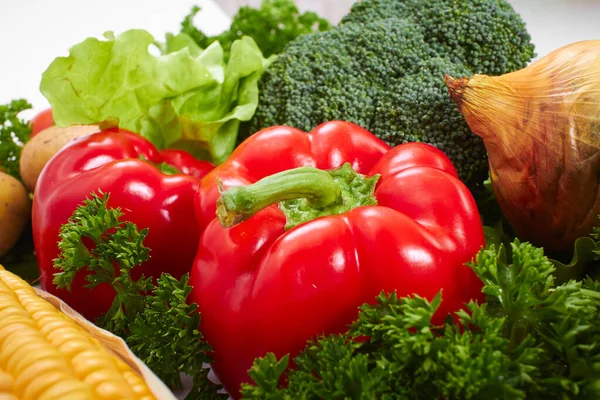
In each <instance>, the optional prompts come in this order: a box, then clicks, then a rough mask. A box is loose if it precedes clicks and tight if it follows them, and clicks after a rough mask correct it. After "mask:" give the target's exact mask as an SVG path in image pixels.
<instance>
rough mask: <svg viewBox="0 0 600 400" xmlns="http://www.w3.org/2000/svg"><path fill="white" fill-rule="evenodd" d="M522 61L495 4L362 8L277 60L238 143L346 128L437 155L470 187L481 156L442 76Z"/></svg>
mask: <svg viewBox="0 0 600 400" xmlns="http://www.w3.org/2000/svg"><path fill="white" fill-rule="evenodd" d="M420 3H423V6H421V4H420ZM447 3H451V4H450V5H448V4H447ZM507 7H508V8H507ZM509 32H512V33H510V38H508V39H507V35H509ZM471 34H472V35H473V36H472V37H469V35H471ZM505 40H506V41H507V42H509V43H508V44H507V43H504V41H505ZM532 57H533V45H531V43H530V40H529V36H528V35H527V32H526V30H525V27H524V24H523V22H522V21H521V19H520V18H519V16H518V15H517V14H516V13H515V12H514V11H512V8H510V5H509V4H508V3H506V2H505V0H473V1H468V0H454V1H450V2H448V1H444V0H437V1H430V2H420V1H418V0H387V1H386V0H363V1H361V2H358V3H356V4H355V5H354V6H353V8H352V11H351V12H350V14H349V15H348V16H346V17H345V18H344V19H343V20H342V23H341V24H340V25H338V26H337V27H335V28H333V29H332V30H329V31H327V32H320V33H313V34H306V35H302V36H299V37H298V38H297V39H295V40H294V41H292V42H290V43H289V44H288V45H287V46H286V48H285V49H284V51H283V52H282V53H281V54H279V55H278V57H277V59H276V60H275V61H274V62H273V63H272V64H271V66H270V67H269V68H267V70H266V71H265V73H264V74H263V76H262V78H261V80H260V82H259V89H260V94H259V96H260V97H259V105H258V108H257V111H256V114H255V116H254V118H253V119H252V120H251V121H249V122H248V123H247V124H245V126H244V127H243V129H242V132H241V135H242V136H241V138H242V139H243V138H245V137H246V136H247V135H248V134H252V133H254V132H257V131H259V130H260V129H263V128H266V127H269V126H273V125H288V126H294V127H296V128H299V129H302V130H305V131H310V130H312V129H313V128H314V127H316V126H317V125H319V124H320V123H322V122H325V121H328V120H334V119H341V120H346V121H351V122H354V123H356V124H358V125H360V126H362V127H364V128H366V129H368V130H369V131H371V132H372V133H374V134H375V135H377V136H378V137H380V138H382V139H383V140H384V141H386V142H387V143H388V144H390V145H392V146H394V145H398V144H401V143H406V142H414V141H421V142H425V143H429V144H432V145H434V146H436V147H438V148H440V149H441V150H443V151H444V152H445V153H446V154H447V155H448V156H449V157H450V159H451V160H452V162H453V163H454V165H455V166H456V168H457V170H458V172H459V175H460V177H461V179H462V180H463V181H465V182H466V183H467V184H469V185H471V186H474V185H477V184H480V183H481V182H483V181H484V180H485V178H486V177H487V176H488V164H487V154H486V151H485V147H484V146H483V142H482V141H481V139H480V138H479V137H477V136H476V135H473V134H472V133H471V131H470V130H469V127H468V126H467V124H466V123H465V121H464V118H463V117H462V115H461V114H460V112H459V111H458V109H457V108H456V105H455V104H454V103H453V102H452V100H451V99H450V96H449V94H448V92H447V89H446V86H445V84H444V79H443V76H444V74H446V73H448V74H451V75H452V76H462V75H471V74H473V73H488V74H498V73H505V72H509V71H511V70H514V69H517V68H519V67H524V66H525V64H526V63H527V61H529V60H530V59H531V58H532Z"/></svg>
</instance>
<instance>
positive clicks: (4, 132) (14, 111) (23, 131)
mask: <svg viewBox="0 0 600 400" xmlns="http://www.w3.org/2000/svg"><path fill="white" fill-rule="evenodd" d="M30 108H31V104H29V103H28V102H27V101H26V100H23V99H19V100H13V101H11V102H10V103H8V104H2V105H0V169H1V170H2V171H4V172H6V173H7V174H9V175H12V176H14V177H15V178H17V179H21V174H20V173H19V160H20V158H21V150H22V148H23V146H24V145H25V143H26V142H27V141H28V140H29V136H30V135H31V126H30V125H29V123H28V122H26V121H24V120H21V119H19V113H20V112H21V111H24V110H27V109H30Z"/></svg>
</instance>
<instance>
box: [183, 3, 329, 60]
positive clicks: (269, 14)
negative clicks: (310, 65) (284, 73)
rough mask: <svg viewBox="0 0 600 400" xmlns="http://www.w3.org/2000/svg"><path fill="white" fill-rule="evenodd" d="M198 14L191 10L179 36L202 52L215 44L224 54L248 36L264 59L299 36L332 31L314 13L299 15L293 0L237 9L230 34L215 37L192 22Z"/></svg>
mask: <svg viewBox="0 0 600 400" xmlns="http://www.w3.org/2000/svg"><path fill="white" fill-rule="evenodd" d="M199 11H200V7H198V6H194V7H193V8H192V10H191V12H190V13H189V14H188V15H187V16H186V17H185V19H184V20H183V22H182V23H181V32H182V33H186V34H188V35H189V36H191V37H192V38H193V39H194V41H195V42H196V43H198V45H199V46H200V47H201V48H203V49H204V48H206V47H208V46H209V45H210V44H211V43H212V42H214V41H215V40H218V41H219V42H220V43H221V45H222V46H223V50H224V51H225V53H226V54H228V53H229V49H230V48H231V44H232V43H233V42H234V41H235V40H237V39H240V38H241V37H242V36H250V37H252V39H254V41H255V42H256V44H257V45H258V47H259V48H260V50H261V51H262V53H263V56H264V57H265V58H268V57H270V56H271V55H274V54H279V53H281V52H282V51H283V48H284V47H285V46H286V45H287V44H288V43H289V42H291V41H292V40H294V39H295V38H297V37H298V36H300V35H303V34H306V33H311V32H323V31H326V30H329V29H330V28H331V24H330V23H329V22H328V21H327V20H325V19H323V18H321V17H319V16H318V15H317V14H316V13H314V12H311V11H308V12H304V13H301V12H300V11H299V10H298V7H297V6H296V4H295V2H294V1H293V0H263V1H262V3H261V6H260V8H254V7H251V6H243V7H240V9H239V11H238V12H237V14H236V15H234V17H233V20H232V22H231V27H230V28H229V30H227V31H225V32H223V33H222V34H220V35H218V36H207V35H206V34H204V33H203V32H202V31H201V30H199V29H198V28H197V27H196V26H195V25H194V22H193V20H194V16H195V15H196V14H197V13H198V12H199ZM226 58H228V56H227V57H226Z"/></svg>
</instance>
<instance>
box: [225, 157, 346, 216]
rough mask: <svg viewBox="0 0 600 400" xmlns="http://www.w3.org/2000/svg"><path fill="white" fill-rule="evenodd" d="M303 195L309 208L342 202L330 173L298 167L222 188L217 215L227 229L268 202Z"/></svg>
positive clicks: (272, 202) (270, 203)
mask: <svg viewBox="0 0 600 400" xmlns="http://www.w3.org/2000/svg"><path fill="white" fill-rule="evenodd" d="M218 183H219V187H221V185H220V182H218ZM220 190H221V188H220ZM302 198H304V199H306V200H307V201H308V203H309V205H310V206H311V207H314V208H318V209H324V208H326V207H328V206H331V205H333V204H336V203H339V202H341V201H342V193H341V190H340V187H339V185H338V184H337V183H336V182H335V180H334V179H333V177H332V176H331V174H330V173H329V172H327V171H323V170H320V169H317V168H313V167H300V168H295V169H291V170H287V171H283V172H279V173H277V174H274V175H271V176H267V177H265V178H263V179H261V180H259V181H258V182H256V183H253V184H251V185H248V186H233V187H230V188H228V189H227V190H225V191H221V196H219V199H218V200H217V218H218V219H219V222H221V225H223V226H224V227H226V228H230V227H232V226H235V225H237V224H239V223H240V222H242V221H245V220H247V219H248V218H250V217H251V216H253V215H254V214H256V213H257V212H259V211H260V210H263V209H265V208H267V207H269V206H270V205H273V204H277V203H279V202H282V201H285V200H292V199H302Z"/></svg>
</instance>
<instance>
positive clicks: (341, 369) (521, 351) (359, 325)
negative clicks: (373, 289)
mask: <svg viewBox="0 0 600 400" xmlns="http://www.w3.org/2000/svg"><path fill="white" fill-rule="evenodd" d="M470 266H471V267H472V268H473V270H474V271H475V272H476V273H477V275H478V276H479V278H480V279H482V281H483V282H484V285H485V286H484V289H483V290H484V292H485V293H486V294H487V296H488V301H487V302H486V303H484V304H481V305H478V304H476V303H474V302H471V303H469V304H467V305H466V311H465V310H463V311H460V312H458V313H457V317H458V320H459V323H458V324H454V323H452V321H451V320H449V321H448V322H447V323H446V324H445V325H444V326H433V325H432V324H431V317H432V316H433V314H434V312H435V311H436V309H437V308H438V307H439V305H440V304H441V302H442V301H443V296H442V293H439V294H438V295H437V296H436V297H435V298H434V299H432V301H431V302H430V301H427V300H425V299H423V298H421V297H418V296H414V297H407V298H397V297H396V296H395V294H393V293H392V294H389V295H384V294H381V295H380V296H378V297H377V303H376V304H375V305H364V306H363V307H362V308H361V312H360V314H359V317H358V320H357V321H356V322H355V323H354V324H352V325H351V327H350V329H349V331H348V332H346V333H344V334H341V335H330V336H327V337H321V338H319V339H318V340H314V341H311V342H309V343H308V345H307V347H306V348H305V349H304V351H303V352H302V353H301V354H300V355H299V356H297V357H296V358H295V359H294V362H295V365H296V368H295V369H294V370H288V369H286V368H287V365H288V362H289V357H287V356H285V357H283V358H281V359H279V360H278V359H277V358H276V357H275V356H274V355H273V354H268V355H267V356H266V357H264V358H262V359H257V360H256V361H255V363H254V366H253V367H252V370H251V371H250V376H251V378H252V379H253V381H254V384H253V385H250V384H248V385H244V386H243V389H242V394H243V397H244V398H245V399H273V400H275V399H277V400H280V399H281V400H284V399H285V400H287V399H297V398H304V399H317V398H327V399H428V400H429V399H441V398H443V399H492V398H493V399H511V400H512V399H525V398H527V399H575V398H577V399H597V398H600V318H599V317H598V315H599V312H600V284H599V283H598V282H596V281H593V280H591V279H589V278H588V279H586V280H585V281H575V280H570V281H568V282H566V283H564V284H561V285H556V284H555V282H554V277H553V275H552V273H553V271H554V267H553V264H552V262H551V261H550V260H548V258H546V256H545V255H544V252H543V251H542V249H539V248H536V247H534V246H532V245H531V244H529V243H521V242H519V241H518V240H514V241H513V242H512V243H510V246H509V247H505V246H499V247H496V246H491V247H490V248H489V249H483V250H481V251H480V252H479V254H478V255H477V257H476V259H475V261H474V262H473V263H472V264H470ZM284 382H285V383H286V385H283V383H284Z"/></svg>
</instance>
